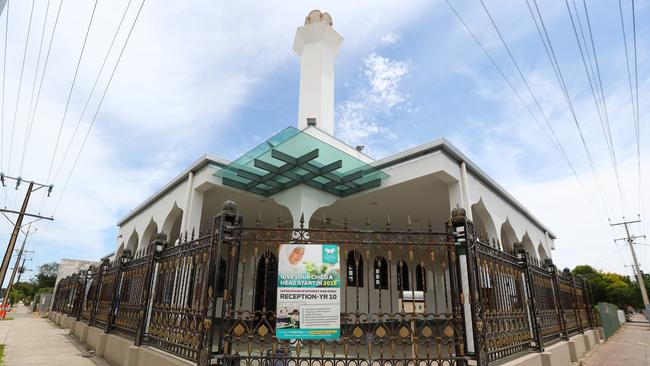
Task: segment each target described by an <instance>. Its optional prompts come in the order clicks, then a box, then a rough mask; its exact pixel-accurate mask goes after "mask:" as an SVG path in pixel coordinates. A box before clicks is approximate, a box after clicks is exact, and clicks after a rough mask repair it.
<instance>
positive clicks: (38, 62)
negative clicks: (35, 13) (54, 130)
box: [18, 0, 50, 177]
mask: <svg viewBox="0 0 650 366" xmlns="http://www.w3.org/2000/svg"><path fill="white" fill-rule="evenodd" d="M49 13H50V0H47V5H46V7H45V17H44V18H43V31H42V32H41V40H40V42H39V46H38V56H37V57H36V71H35V73H34V83H33V84H32V93H31V98H30V100H29V109H28V110H27V123H26V124H25V138H24V140H23V151H22V153H21V154H20V155H21V156H20V168H19V169H18V176H19V177H20V176H21V175H22V174H23V166H24V163H25V150H26V148H27V147H26V145H25V141H26V140H27V133H28V132H29V121H30V120H31V117H32V107H33V106H34V92H35V91H36V81H37V80H38V69H39V67H40V66H41V54H42V52H43V40H44V39H45V29H46V28H47V18H48V15H49Z"/></svg>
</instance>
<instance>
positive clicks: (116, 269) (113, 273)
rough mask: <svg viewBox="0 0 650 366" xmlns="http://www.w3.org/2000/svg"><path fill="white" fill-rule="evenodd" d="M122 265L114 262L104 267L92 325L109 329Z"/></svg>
mask: <svg viewBox="0 0 650 366" xmlns="http://www.w3.org/2000/svg"><path fill="white" fill-rule="evenodd" d="M119 274H120V264H119V263H118V262H113V263H110V264H108V265H104V266H103V273H102V276H101V282H100V288H99V294H98V296H97V307H96V309H95V316H94V318H93V319H92V322H91V325H94V326H97V327H100V328H105V329H108V327H109V325H110V321H111V319H112V317H113V314H111V311H112V310H113V302H114V301H115V286H117V285H118V284H119Z"/></svg>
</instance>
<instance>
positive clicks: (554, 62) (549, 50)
mask: <svg viewBox="0 0 650 366" xmlns="http://www.w3.org/2000/svg"><path fill="white" fill-rule="evenodd" d="M533 3H534V4H535V9H536V11H537V16H538V17H539V25H538V22H537V19H536V18H535V15H534V13H533V9H532V7H531V6H530V2H529V0H526V4H527V5H528V9H529V11H530V15H531V17H532V19H533V21H534V23H535V27H536V29H537V33H538V34H539V36H540V39H541V41H542V43H544V44H545V46H544V48H545V50H546V54H547V56H548V59H549V62H550V63H551V64H552V65H554V66H553V68H554V70H555V71H556V72H555V75H556V77H557V79H558V83H559V84H560V88H561V89H562V93H563V95H564V99H565V101H566V103H567V106H568V108H569V111H570V112H571V117H572V119H573V122H574V124H575V126H576V129H577V130H578V134H579V136H580V142H581V144H582V147H583V149H584V151H585V154H586V156H587V160H588V162H589V166H590V168H591V172H592V175H593V178H594V181H595V183H596V188H597V190H598V193H599V195H600V198H601V200H602V201H603V205H604V206H605V207H610V210H607V209H606V211H610V212H611V207H612V206H611V203H610V202H609V200H608V199H607V194H606V192H605V190H604V188H603V185H602V183H601V181H600V176H599V174H598V170H597V169H596V165H595V163H594V160H593V157H592V155H591V151H590V150H589V146H588V145H587V141H586V139H585V136H584V133H583V131H582V126H581V125H580V122H579V121H578V117H577V115H576V111H575V108H574V106H573V102H572V101H571V96H570V95H569V92H568V89H567V87H566V83H565V81H564V76H563V74H562V69H561V68H560V64H559V63H558V61H557V57H556V55H555V50H554V49H553V44H552V43H551V39H550V37H549V35H548V30H547V28H546V25H545V23H544V18H543V17H542V14H541V12H540V10H539V6H538V4H537V0H533ZM540 25H541V29H542V30H543V34H542V31H541V30H540Z"/></svg>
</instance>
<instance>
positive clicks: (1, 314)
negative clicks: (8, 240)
mask: <svg viewBox="0 0 650 366" xmlns="http://www.w3.org/2000/svg"><path fill="white" fill-rule="evenodd" d="M31 226H32V225H31V224H29V225H28V226H27V232H26V233H25V238H24V239H23V245H21V246H20V250H19V251H18V257H17V258H16V264H15V265H14V270H13V271H12V272H11V277H10V278H9V285H8V286H7V291H6V292H5V299H4V301H3V302H4V304H5V305H6V304H8V303H9V295H11V290H12V288H13V286H14V278H15V277H16V273H17V272H18V266H19V265H20V259H21V258H22V256H23V253H24V252H25V244H26V243H27V237H28V236H29V230H30V229H31ZM23 264H25V261H23ZM19 277H20V275H19ZM6 315H7V311H6V306H4V307H3V308H2V309H0V317H2V319H4V318H5V316H6Z"/></svg>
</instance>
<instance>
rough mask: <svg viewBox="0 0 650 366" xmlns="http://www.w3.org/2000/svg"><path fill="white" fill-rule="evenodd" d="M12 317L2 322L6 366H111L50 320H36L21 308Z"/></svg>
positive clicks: (26, 310) (1, 329)
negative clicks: (91, 353)
mask: <svg viewBox="0 0 650 366" xmlns="http://www.w3.org/2000/svg"><path fill="white" fill-rule="evenodd" d="M10 316H12V317H14V318H15V319H14V320H5V321H0V337H1V338H0V341H2V342H3V343H4V344H6V346H5V360H4V365H6V366H18V365H20V366H24V365H52V366H98V365H101V366H104V365H106V366H108V365H110V364H109V363H108V362H106V361H105V360H102V359H100V358H98V357H94V356H92V355H89V354H88V352H86V349H85V347H84V346H83V345H82V344H81V343H79V342H78V339H77V338H76V337H75V336H72V335H70V331H69V330H68V329H62V328H59V327H58V326H56V325H55V324H54V323H52V322H50V321H48V319H43V318H35V317H34V316H33V315H32V313H31V312H30V311H29V309H28V308H27V307H25V306H22V305H18V306H16V307H15V310H14V312H13V313H11V314H10Z"/></svg>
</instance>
